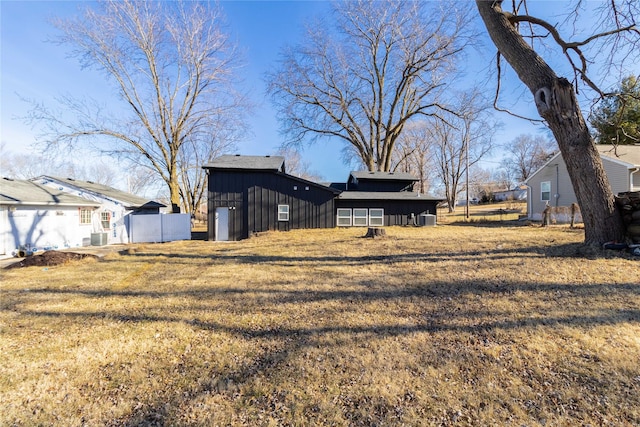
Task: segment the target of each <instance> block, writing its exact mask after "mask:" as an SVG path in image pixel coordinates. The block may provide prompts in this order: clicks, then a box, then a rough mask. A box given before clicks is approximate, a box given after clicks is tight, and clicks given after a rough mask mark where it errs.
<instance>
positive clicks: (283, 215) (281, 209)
mask: <svg viewBox="0 0 640 427" xmlns="http://www.w3.org/2000/svg"><path fill="white" fill-rule="evenodd" d="M278 221H289V205H278Z"/></svg>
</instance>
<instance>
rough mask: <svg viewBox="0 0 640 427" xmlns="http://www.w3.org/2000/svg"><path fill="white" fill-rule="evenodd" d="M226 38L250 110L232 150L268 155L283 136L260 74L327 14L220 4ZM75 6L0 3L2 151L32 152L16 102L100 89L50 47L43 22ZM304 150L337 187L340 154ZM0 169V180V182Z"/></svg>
mask: <svg viewBox="0 0 640 427" xmlns="http://www.w3.org/2000/svg"><path fill="white" fill-rule="evenodd" d="M221 4H222V7H223V9H224V11H225V15H226V17H227V22H228V31H229V33H230V34H231V37H232V39H234V40H236V43H237V45H238V46H239V49H240V50H241V51H242V52H243V55H244V58H245V62H246V66H245V67H244V69H243V70H242V73H243V76H244V80H245V86H246V88H247V90H248V91H249V92H250V94H251V96H252V102H253V103H254V104H255V105H256V109H255V111H254V113H253V114H252V116H251V123H250V125H251V127H252V135H250V136H248V137H247V138H245V139H244V140H243V141H241V142H240V144H239V145H238V150H237V151H238V152H239V153H241V154H247V155H266V154H273V153H274V152H275V151H276V150H277V149H278V147H279V145H280V143H281V141H282V137H281V135H280V134H279V132H278V128H279V127H278V123H277V121H276V118H275V114H274V113H273V110H272V108H271V105H270V103H269V102H268V100H267V99H266V98H265V96H264V83H263V81H262V76H263V74H264V73H265V72H266V71H267V70H268V69H269V67H270V66H271V65H272V64H273V63H274V61H275V60H276V59H277V57H278V52H279V49H280V48H281V47H282V46H283V44H285V43H291V42H295V40H296V38H297V37H298V36H299V34H300V31H301V28H302V25H303V23H304V22H305V20H307V19H309V18H311V17H312V16H313V15H314V14H317V13H322V12H323V11H324V10H326V8H327V3H326V2H317V1H268V2H260V1H223V2H222V3H221ZM79 6H82V2H75V1H5V0H2V1H1V2H0V18H1V31H2V33H1V43H2V45H1V59H0V60H1V63H0V66H1V74H0V77H1V89H0V94H1V95H0V96H1V99H0V113H1V118H2V122H1V128H0V140H1V141H2V143H3V150H8V151H12V152H24V151H33V148H32V147H31V144H32V143H33V141H34V140H35V137H36V136H37V134H38V131H37V128H36V129H32V128H31V126H30V125H28V124H26V123H25V122H24V121H23V120H21V119H20V117H24V116H25V115H26V114H27V111H28V109H29V105H28V103H26V102H24V101H23V100H22V99H21V98H27V99H33V100H36V101H38V102H43V103H45V104H53V101H54V98H55V97H56V96H59V95H65V94H70V95H73V96H83V94H85V93H90V94H91V95H92V96H93V97H96V94H97V92H98V91H99V90H100V88H101V87H102V86H104V78H103V76H102V75H100V74H99V73H97V72H94V71H91V70H81V69H80V66H79V64H78V62H77V61H76V60H75V59H73V58H69V57H68V47H65V46H59V45H56V44H53V43H50V42H47V40H51V39H52V38H53V37H54V36H55V35H56V34H57V33H56V30H55V28H53V27H52V26H51V25H50V24H49V23H48V19H49V18H50V17H53V16H62V17H64V16H69V15H71V14H74V13H76V12H77V10H78V7H79ZM334 148H335V149H332V150H326V149H324V148H323V147H320V146H319V147H312V148H310V149H307V150H305V153H304V160H305V161H306V162H308V163H309V164H310V167H311V169H312V170H314V171H316V172H317V173H318V174H320V175H322V176H323V177H324V178H325V179H329V180H335V181H339V180H340V181H342V180H345V179H346V177H347V176H348V172H349V168H348V167H347V166H345V165H344V164H343V163H342V161H341V159H340V148H339V147H334ZM1 172H2V171H1V163H0V175H1Z"/></svg>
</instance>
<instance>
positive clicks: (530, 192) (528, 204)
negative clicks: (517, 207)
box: [524, 184, 533, 219]
mask: <svg viewBox="0 0 640 427" xmlns="http://www.w3.org/2000/svg"><path fill="white" fill-rule="evenodd" d="M524 186H525V187H527V218H529V219H533V217H532V216H531V214H532V209H533V207H532V205H531V198H532V197H533V192H532V189H531V187H530V186H529V185H527V184H525V185H524Z"/></svg>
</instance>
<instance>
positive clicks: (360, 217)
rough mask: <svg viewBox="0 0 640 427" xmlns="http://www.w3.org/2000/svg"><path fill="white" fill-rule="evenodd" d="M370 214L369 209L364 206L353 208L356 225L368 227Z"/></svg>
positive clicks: (354, 223)
mask: <svg viewBox="0 0 640 427" xmlns="http://www.w3.org/2000/svg"><path fill="white" fill-rule="evenodd" d="M368 216H369V211H368V210H367V209H366V208H364V209H362V208H354V209H353V225H354V226H355V227H366V226H367V224H368V222H369V221H367V217H368Z"/></svg>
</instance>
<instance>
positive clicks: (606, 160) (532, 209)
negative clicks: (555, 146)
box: [525, 145, 640, 222]
mask: <svg viewBox="0 0 640 427" xmlns="http://www.w3.org/2000/svg"><path fill="white" fill-rule="evenodd" d="M596 148H597V149H598V152H599V153H600V157H601V158H602V164H603V166H604V170H605V173H606V174H607V177H608V179H609V183H610V184H611V189H612V191H613V193H614V194H618V193H621V192H626V191H640V145H619V146H617V147H614V146H611V145H596ZM525 184H526V185H527V187H528V195H527V212H528V214H529V218H530V219H533V220H537V221H539V220H541V219H542V212H543V211H544V209H545V207H546V206H547V205H549V206H551V207H552V208H553V211H554V212H553V214H554V215H555V219H556V221H558V222H568V221H569V212H570V206H571V204H572V203H577V202H578V201H577V198H576V195H575V193H574V191H573V186H572V184H571V180H570V178H569V173H568V172H567V167H566V165H565V163H564V160H563V159H562V156H561V154H560V153H558V154H556V155H555V156H553V157H552V158H551V159H550V160H549V161H548V162H547V163H545V164H544V165H543V166H542V167H541V168H540V169H538V170H537V171H536V172H534V173H533V174H532V175H531V176H530V177H529V179H527V181H526V182H525ZM578 219H579V220H581V218H578Z"/></svg>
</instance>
